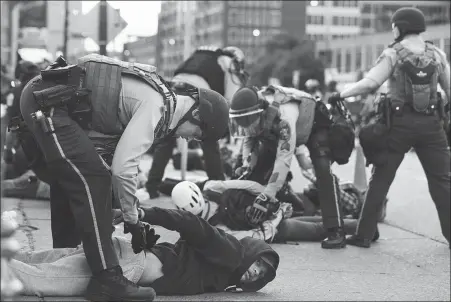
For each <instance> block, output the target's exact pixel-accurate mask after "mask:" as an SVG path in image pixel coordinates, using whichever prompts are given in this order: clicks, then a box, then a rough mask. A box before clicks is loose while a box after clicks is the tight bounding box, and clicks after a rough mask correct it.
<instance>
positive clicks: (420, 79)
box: [393, 42, 438, 113]
mask: <svg viewBox="0 0 451 302" xmlns="http://www.w3.org/2000/svg"><path fill="white" fill-rule="evenodd" d="M393 48H394V49H395V50H396V52H397V54H398V56H399V58H400V59H399V60H400V66H399V69H400V71H401V77H402V78H401V79H400V81H399V83H403V82H404V87H405V95H406V98H407V99H406V100H404V101H406V102H408V103H411V105H412V107H413V108H414V109H415V111H417V112H423V113H425V112H427V111H430V110H431V109H434V107H435V106H436V105H437V97H436V94H437V82H438V68H437V63H436V60H435V55H434V48H433V45H432V44H431V43H430V42H426V49H425V53H424V54H423V55H416V54H414V53H412V52H411V51H410V50H408V49H406V48H405V47H404V46H402V44H401V43H396V44H395V45H393Z"/></svg>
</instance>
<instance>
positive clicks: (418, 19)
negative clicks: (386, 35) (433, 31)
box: [391, 7, 426, 34]
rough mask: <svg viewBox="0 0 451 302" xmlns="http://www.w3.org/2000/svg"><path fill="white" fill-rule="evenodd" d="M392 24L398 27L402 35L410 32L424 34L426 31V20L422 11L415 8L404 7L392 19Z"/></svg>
mask: <svg viewBox="0 0 451 302" xmlns="http://www.w3.org/2000/svg"><path fill="white" fill-rule="evenodd" d="M391 23H392V24H394V25H395V26H397V27H398V29H399V31H400V32H401V33H402V34H405V33H408V32H414V33H422V32H424V31H425V30H426V20H425V18H424V14H423V12H422V11H421V10H419V9H418V8H415V7H402V8H400V9H398V10H397V11H396V12H395V13H394V14H393V16H392V18H391Z"/></svg>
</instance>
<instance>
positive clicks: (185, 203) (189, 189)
mask: <svg viewBox="0 0 451 302" xmlns="http://www.w3.org/2000/svg"><path fill="white" fill-rule="evenodd" d="M171 197H172V201H173V202H174V204H175V206H176V207H177V209H181V210H185V211H188V212H190V213H193V214H194V215H199V214H200V213H202V210H203V209H204V206H205V200H204V197H203V196H202V192H201V191H200V189H199V187H198V186H197V185H196V184H195V183H193V182H191V181H187V180H186V181H182V182H179V183H178V184H177V185H176V186H175V187H174V189H172V193H171Z"/></svg>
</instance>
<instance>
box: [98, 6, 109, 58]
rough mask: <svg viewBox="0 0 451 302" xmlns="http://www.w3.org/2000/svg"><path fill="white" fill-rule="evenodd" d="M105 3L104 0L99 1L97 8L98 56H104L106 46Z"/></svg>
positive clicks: (106, 17)
mask: <svg viewBox="0 0 451 302" xmlns="http://www.w3.org/2000/svg"><path fill="white" fill-rule="evenodd" d="M107 8H108V6H107V3H106V0H101V1H100V7H99V54H101V55H102V56H106V55H107V52H106V44H107V41H108V27H107V24H108V20H107V19H108V15H107Z"/></svg>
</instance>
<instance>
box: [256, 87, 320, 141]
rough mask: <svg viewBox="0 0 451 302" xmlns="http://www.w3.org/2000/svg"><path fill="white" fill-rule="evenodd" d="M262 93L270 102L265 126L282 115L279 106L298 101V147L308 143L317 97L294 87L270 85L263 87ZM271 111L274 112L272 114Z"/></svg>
mask: <svg viewBox="0 0 451 302" xmlns="http://www.w3.org/2000/svg"><path fill="white" fill-rule="evenodd" d="M262 94H263V95H264V96H265V98H266V100H267V101H268V102H269V103H270V106H269V108H268V109H266V111H267V112H268V113H269V114H268V113H267V114H266V115H265V121H264V128H268V127H270V125H271V124H273V123H274V120H275V117H276V116H280V110H279V107H280V105H281V104H285V103H288V102H296V103H298V105H299V106H298V108H299V117H298V119H297V121H296V147H297V146H300V145H303V144H305V143H307V141H308V139H309V137H310V133H311V131H312V127H313V122H314V118H315V106H316V102H315V99H314V98H313V97H312V96H311V95H310V94H308V93H306V92H304V91H301V90H297V89H294V88H288V87H282V86H277V85H270V86H268V87H266V88H264V89H263V91H262ZM271 111H273V112H274V113H273V114H271Z"/></svg>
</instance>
